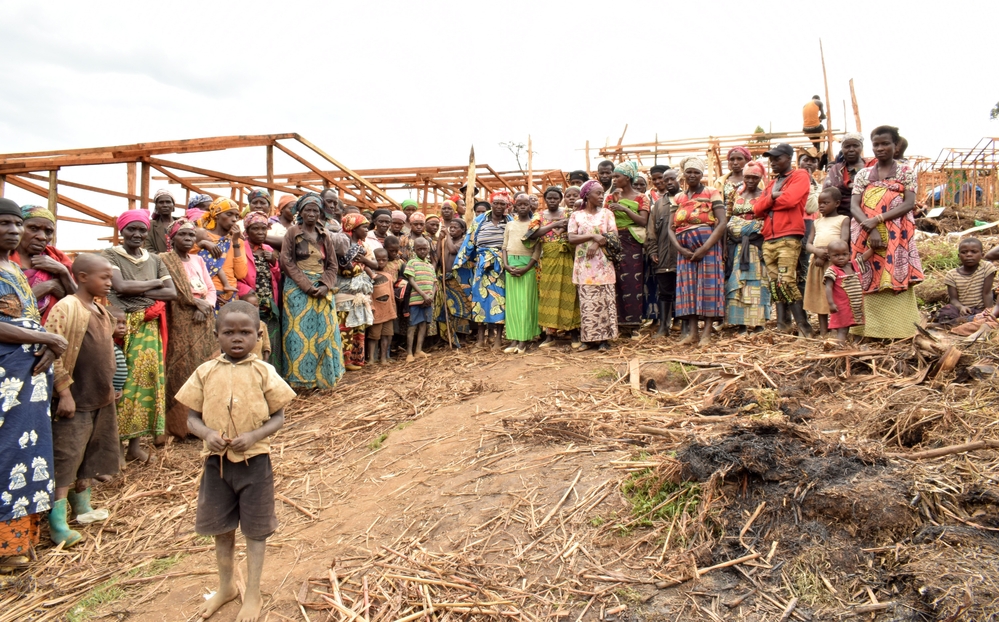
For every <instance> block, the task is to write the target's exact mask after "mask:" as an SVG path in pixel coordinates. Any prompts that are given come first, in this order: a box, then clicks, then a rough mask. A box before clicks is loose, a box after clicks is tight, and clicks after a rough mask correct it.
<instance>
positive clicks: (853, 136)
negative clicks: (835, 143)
mask: <svg viewBox="0 0 999 622" xmlns="http://www.w3.org/2000/svg"><path fill="white" fill-rule="evenodd" d="M848 140H855V141H857V142H858V143H860V144H861V145H863V144H864V135H863V134H861V133H860V132H847V133H846V134H843V140H841V141H839V144H841V145H842V144H843V143H845V142H846V141H848Z"/></svg>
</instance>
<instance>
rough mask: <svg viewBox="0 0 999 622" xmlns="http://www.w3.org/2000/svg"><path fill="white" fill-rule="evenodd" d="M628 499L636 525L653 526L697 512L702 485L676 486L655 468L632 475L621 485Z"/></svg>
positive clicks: (682, 484) (689, 483)
mask: <svg viewBox="0 0 999 622" xmlns="http://www.w3.org/2000/svg"><path fill="white" fill-rule="evenodd" d="M621 492H622V493H623V494H624V498H625V499H627V500H628V503H630V504H631V514H632V516H633V517H634V518H635V519H636V520H635V521H634V523H633V524H634V526H638V527H651V526H652V525H653V523H654V522H655V521H659V520H671V519H673V518H675V517H676V516H678V515H680V514H682V513H688V514H689V513H691V512H693V511H695V510H696V509H697V505H698V503H700V500H701V486H700V484H698V483H696V482H680V483H679V484H676V483H674V482H672V481H670V480H668V479H665V478H662V477H660V476H658V475H657V474H656V473H655V472H654V471H653V470H652V469H642V470H641V471H638V472H636V473H632V474H631V475H630V476H629V477H628V479H626V480H625V481H624V484H622V485H621Z"/></svg>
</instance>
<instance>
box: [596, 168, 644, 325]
mask: <svg viewBox="0 0 999 622" xmlns="http://www.w3.org/2000/svg"><path fill="white" fill-rule="evenodd" d="M637 177H638V164H637V163H635V162H630V161H629V162H622V163H620V164H618V165H617V166H616V167H614V174H613V177H612V178H611V184H612V190H611V192H610V193H609V194H607V196H606V197H604V207H605V208H607V209H609V210H610V211H612V212H613V213H614V222H615V224H616V225H617V235H618V238H619V239H620V241H621V249H622V250H621V260H620V262H618V264H617V290H616V293H615V296H616V301H617V321H618V324H619V325H621V326H626V327H631V328H633V329H634V330H635V331H636V332H634V333H633V335H632V336H633V337H637V336H638V333H637V330H638V328H639V327H640V326H641V324H642V312H643V311H644V306H643V302H644V296H645V251H644V247H643V244H645V225H646V224H648V221H649V207H650V206H649V200H648V197H646V196H645V195H644V194H641V193H639V192H638V191H637V190H635V188H634V187H633V186H632V182H633V181H634V180H635V179H636V178H637Z"/></svg>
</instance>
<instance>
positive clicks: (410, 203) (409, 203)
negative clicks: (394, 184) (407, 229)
mask: <svg viewBox="0 0 999 622" xmlns="http://www.w3.org/2000/svg"><path fill="white" fill-rule="evenodd" d="M401 205H402V209H406V208H407V207H415V208H416V209H419V208H420V204H419V203H417V202H416V201H414V200H413V199H406V200H405V201H403V202H402V204H401Z"/></svg>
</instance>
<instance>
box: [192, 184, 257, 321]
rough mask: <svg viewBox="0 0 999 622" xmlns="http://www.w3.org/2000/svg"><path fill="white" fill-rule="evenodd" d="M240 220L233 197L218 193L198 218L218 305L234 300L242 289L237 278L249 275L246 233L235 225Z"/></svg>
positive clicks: (206, 261) (204, 258)
mask: <svg viewBox="0 0 999 622" xmlns="http://www.w3.org/2000/svg"><path fill="white" fill-rule="evenodd" d="M238 220H239V205H237V204H236V202H235V201H233V200H231V199H226V198H224V197H219V198H217V199H215V200H214V201H212V204H211V206H210V207H209V208H208V211H207V212H205V214H204V216H202V217H201V219H200V220H199V221H198V223H197V224H198V226H199V227H201V231H199V232H198V234H199V236H198V237H199V242H198V244H197V248H199V249H201V250H200V251H199V252H198V254H199V255H201V258H202V259H203V260H204V261H205V265H206V266H207V267H208V274H210V275H211V277H212V281H213V282H214V283H215V292H216V302H215V308H216V309H218V308H219V307H221V306H222V305H224V304H225V303H227V302H230V301H232V300H235V298H236V295H237V292H238V291H239V287H238V281H239V280H241V279H245V278H246V255H245V252H244V248H243V234H242V233H241V232H240V230H239V229H238V228H237V227H236V226H235V225H236V222H237V221H238Z"/></svg>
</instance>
